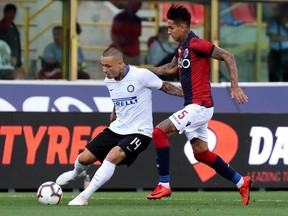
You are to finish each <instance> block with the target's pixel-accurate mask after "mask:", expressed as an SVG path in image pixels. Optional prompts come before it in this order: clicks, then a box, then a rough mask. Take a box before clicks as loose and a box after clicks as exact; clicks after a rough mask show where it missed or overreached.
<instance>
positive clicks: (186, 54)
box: [183, 48, 189, 58]
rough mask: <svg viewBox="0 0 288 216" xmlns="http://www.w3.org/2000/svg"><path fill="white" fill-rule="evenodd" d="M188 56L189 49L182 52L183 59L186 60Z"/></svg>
mask: <svg viewBox="0 0 288 216" xmlns="http://www.w3.org/2000/svg"><path fill="white" fill-rule="evenodd" d="M188 55H189V49H188V48H186V49H185V50H184V53H183V57H184V58H187V57H188Z"/></svg>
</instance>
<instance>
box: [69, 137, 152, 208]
mask: <svg viewBox="0 0 288 216" xmlns="http://www.w3.org/2000/svg"><path fill="white" fill-rule="evenodd" d="M117 137H118V140H117ZM117 137H114V140H117V146H115V147H113V148H112V149H111V150H110V151H109V153H108V154H107V156H106V157H105V159H104V160H103V163H102V165H101V166H100V167H99V169H98V170H97V171H96V173H95V175H94V176H93V178H92V180H91V182H90V184H89V186H88V187H87V188H86V189H85V190H84V191H82V193H80V194H79V195H78V196H77V197H76V198H75V199H74V200H72V201H71V202H69V205H86V204H87V203H88V199H89V198H90V197H91V196H92V195H93V193H94V192H95V191H97V190H98V189H99V188H100V187H101V186H102V185H104V184H105V183H106V182H107V181H108V180H109V179H110V178H111V177H112V176H113V174H114V171H115V168H116V165H122V164H126V165H127V166H130V165H131V164H132V163H133V162H134V161H135V160H136V158H137V156H138V155H139V154H140V153H141V152H142V151H144V150H145V149H146V148H147V147H148V145H149V143H150V142H151V138H150V137H147V136H144V135H142V134H132V135H127V136H121V135H119V136H117ZM119 137H120V139H119ZM118 141H119V142H118Z"/></svg>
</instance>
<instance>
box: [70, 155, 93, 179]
mask: <svg viewBox="0 0 288 216" xmlns="http://www.w3.org/2000/svg"><path fill="white" fill-rule="evenodd" d="M79 156H80V155H78V157H77V158H76V160H75V162H74V174H75V175H76V176H78V175H80V174H81V173H82V172H83V171H85V170H88V169H89V167H90V165H88V166H85V165H83V164H80V163H79V161H78V158H79Z"/></svg>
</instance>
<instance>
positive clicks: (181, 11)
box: [166, 4, 191, 27]
mask: <svg viewBox="0 0 288 216" xmlns="http://www.w3.org/2000/svg"><path fill="white" fill-rule="evenodd" d="M166 16H167V18H168V19H170V20H173V21H174V22H175V23H176V24H177V25H178V24H180V23H185V24H187V26H188V27H190V21H191V14H190V12H189V11H188V10H187V8H185V7H183V6H182V5H174V4H173V5H172V6H171V7H170V8H169V10H168V12H167V15H166Z"/></svg>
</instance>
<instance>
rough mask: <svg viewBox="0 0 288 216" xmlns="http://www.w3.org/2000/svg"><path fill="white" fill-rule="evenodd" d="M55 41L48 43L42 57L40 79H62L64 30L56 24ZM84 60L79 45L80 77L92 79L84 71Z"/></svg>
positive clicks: (54, 30)
mask: <svg viewBox="0 0 288 216" xmlns="http://www.w3.org/2000/svg"><path fill="white" fill-rule="evenodd" d="M52 34H53V39H54V42H52V43H50V44H48V45H47V46H46V47H45V49H44V53H43V56H42V57H41V58H42V69H41V70H40V71H39V74H38V77H39V79H62V72H61V63H62V46H63V30H62V27H61V26H55V27H54V28H53V29H52ZM83 62H84V55H83V51H82V49H81V48H80V47H78V79H90V76H89V74H88V73H86V72H85V71H83V69H82V63H83Z"/></svg>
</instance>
